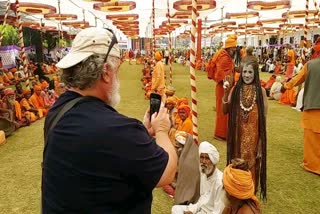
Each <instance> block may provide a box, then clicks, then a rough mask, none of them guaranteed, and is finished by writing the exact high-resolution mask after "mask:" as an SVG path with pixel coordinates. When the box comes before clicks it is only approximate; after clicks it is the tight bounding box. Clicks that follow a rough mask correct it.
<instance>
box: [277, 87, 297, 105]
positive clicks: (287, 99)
mask: <svg viewBox="0 0 320 214" xmlns="http://www.w3.org/2000/svg"><path fill="white" fill-rule="evenodd" d="M296 96H297V92H296V91H295V90H293V89H288V90H286V91H285V92H284V93H282V94H281V97H280V100H279V103H281V104H284V105H295V103H296Z"/></svg>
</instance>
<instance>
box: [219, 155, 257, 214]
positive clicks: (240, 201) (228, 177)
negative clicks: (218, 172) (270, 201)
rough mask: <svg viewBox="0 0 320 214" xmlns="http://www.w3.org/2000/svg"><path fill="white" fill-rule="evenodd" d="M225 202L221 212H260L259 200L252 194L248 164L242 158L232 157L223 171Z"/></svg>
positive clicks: (228, 213)
mask: <svg viewBox="0 0 320 214" xmlns="http://www.w3.org/2000/svg"><path fill="white" fill-rule="evenodd" d="M223 186H224V189H225V191H226V199H227V200H226V202H225V209H224V211H223V212H222V213H223V214H232V213H238V214H241V213H245V214H260V213H261V207H260V202H259V201H258V199H257V197H256V196H255V194H254V183H253V180H252V175H251V172H250V171H249V166H248V163H247V162H246V161H244V160H243V159H239V158H236V159H233V160H231V164H229V165H228V166H227V167H226V168H225V169H224V172H223Z"/></svg>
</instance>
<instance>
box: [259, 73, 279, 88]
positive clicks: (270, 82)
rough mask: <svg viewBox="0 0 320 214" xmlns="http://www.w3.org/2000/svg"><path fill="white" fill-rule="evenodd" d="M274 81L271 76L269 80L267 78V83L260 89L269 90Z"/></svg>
mask: <svg viewBox="0 0 320 214" xmlns="http://www.w3.org/2000/svg"><path fill="white" fill-rule="evenodd" d="M275 81H276V78H274V77H273V76H271V77H270V78H269V80H268V81H267V83H266V84H265V85H264V86H262V85H261V86H262V87H264V88H267V89H269V88H271V87H272V85H273V83H275Z"/></svg>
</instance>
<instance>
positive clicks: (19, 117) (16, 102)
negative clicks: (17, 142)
mask: <svg viewBox="0 0 320 214" xmlns="http://www.w3.org/2000/svg"><path fill="white" fill-rule="evenodd" d="M14 109H15V111H16V112H15V113H16V117H17V118H18V120H21V119H22V112H21V106H20V104H19V102H18V101H14Z"/></svg>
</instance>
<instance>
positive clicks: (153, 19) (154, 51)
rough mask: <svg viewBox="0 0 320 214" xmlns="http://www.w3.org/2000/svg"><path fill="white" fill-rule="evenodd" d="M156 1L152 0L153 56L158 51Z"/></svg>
mask: <svg viewBox="0 0 320 214" xmlns="http://www.w3.org/2000/svg"><path fill="white" fill-rule="evenodd" d="M154 2H155V0H152V58H153V57H154V54H155V53H156V35H155V34H154V30H155V28H156V23H155V18H156V16H155V8H154Z"/></svg>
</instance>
